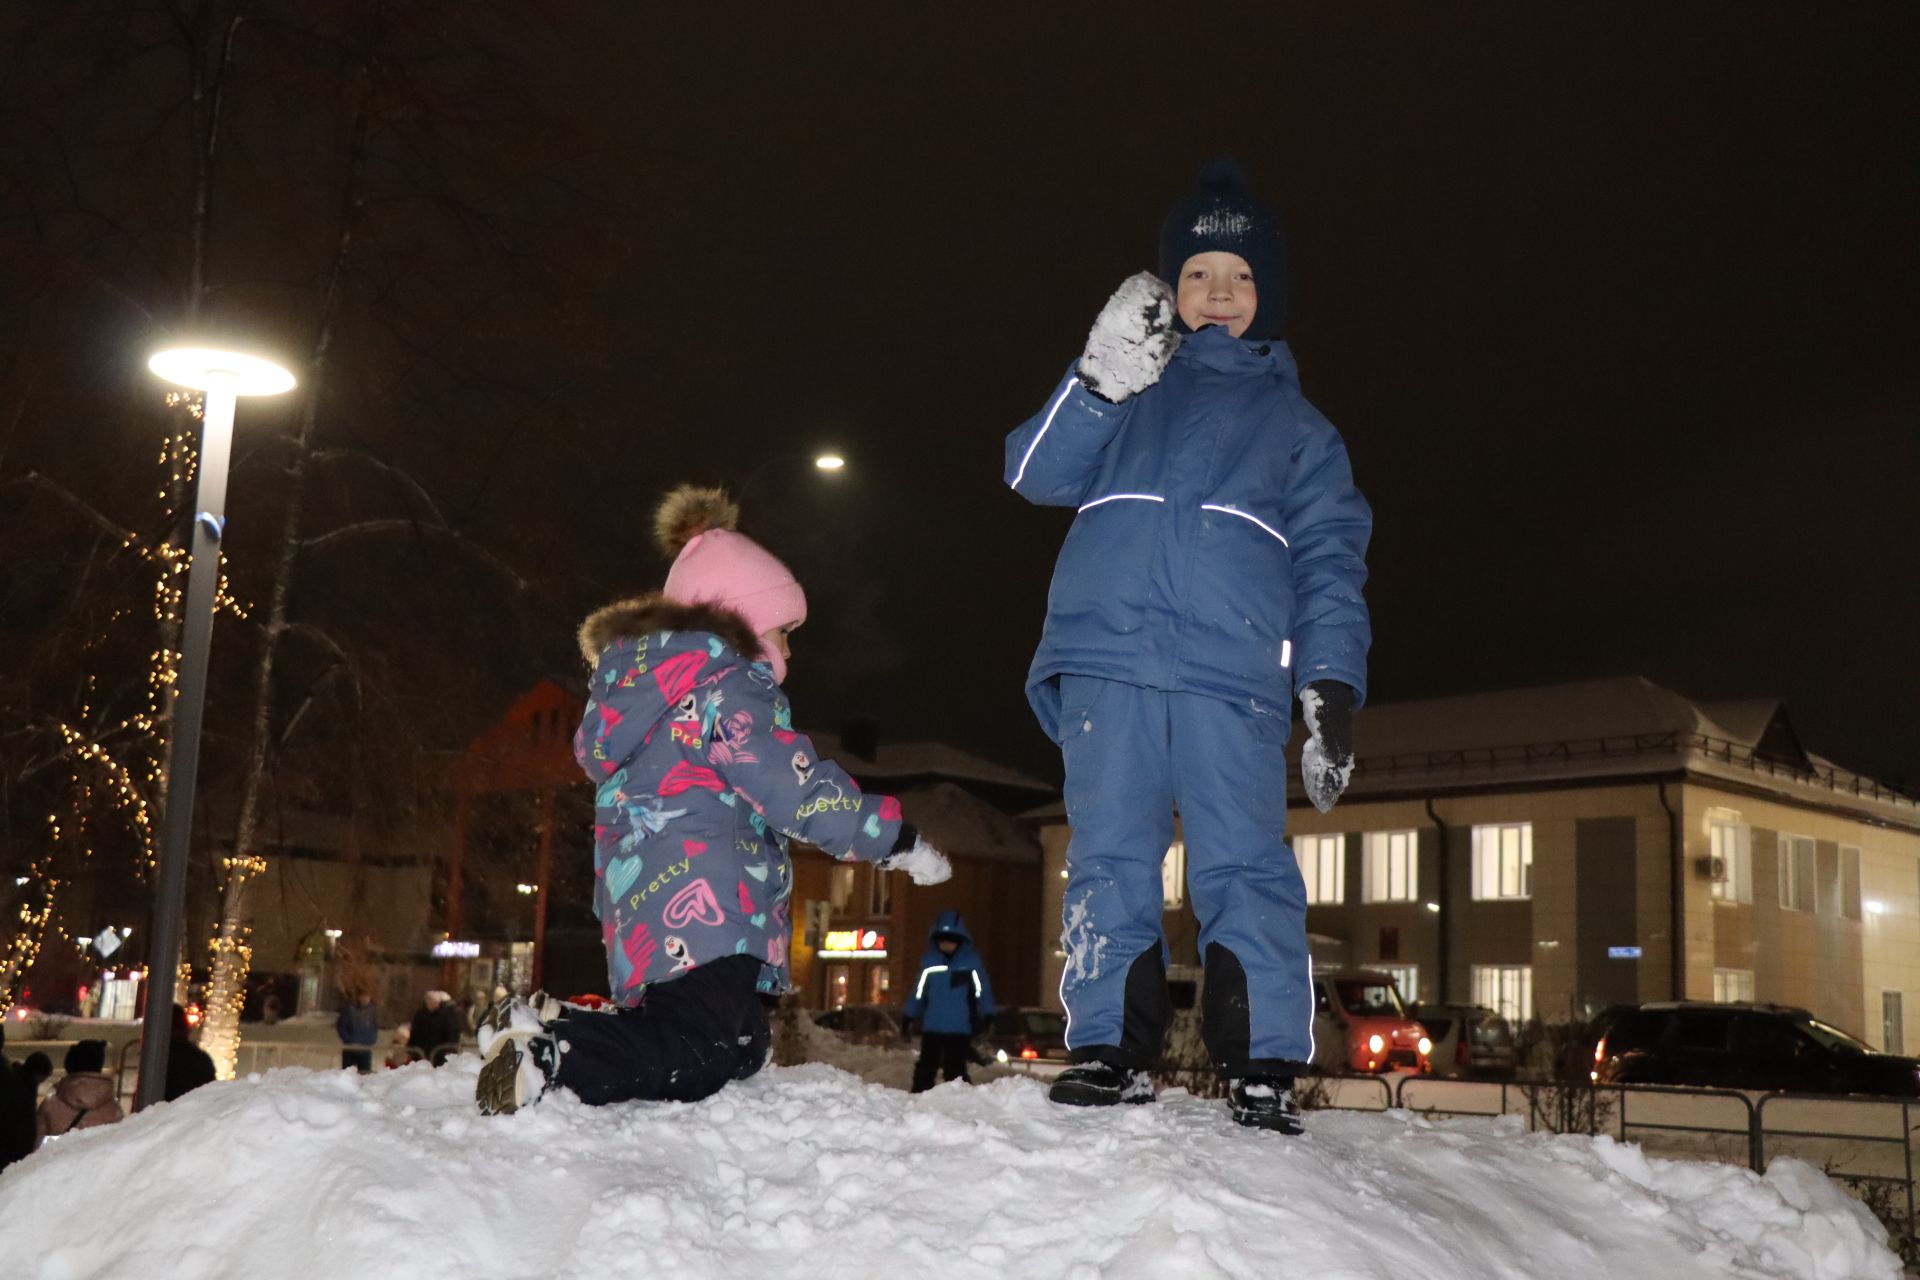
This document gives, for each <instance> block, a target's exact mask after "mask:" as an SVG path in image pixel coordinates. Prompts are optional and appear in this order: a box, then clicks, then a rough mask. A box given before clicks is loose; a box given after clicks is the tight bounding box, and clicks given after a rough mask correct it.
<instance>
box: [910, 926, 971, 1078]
mask: <svg viewBox="0 0 1920 1280" xmlns="http://www.w3.org/2000/svg"><path fill="white" fill-rule="evenodd" d="M993 1009H994V1006H993V981H992V979H990V978H988V977H987V966H986V962H985V961H983V960H981V959H980V953H979V952H978V951H976V950H974V947H973V934H971V933H969V932H968V931H967V922H966V921H965V920H964V919H962V918H961V915H960V913H959V912H958V911H942V912H941V913H940V914H939V915H938V916H936V917H934V921H933V928H932V929H931V930H930V931H929V932H928V934H927V950H926V954H925V955H923V956H921V957H920V972H919V974H918V975H917V976H916V977H915V978H914V982H913V994H912V995H910V996H908V997H907V1002H906V1004H904V1005H903V1006H901V1009H900V1016H901V1017H902V1018H904V1019H905V1020H906V1022H907V1023H908V1024H909V1030H910V1026H911V1024H912V1023H915V1022H917V1023H919V1024H920V1060H919V1061H918V1062H916V1063H915V1064H914V1067H913V1091H914V1092H915V1093H924V1092H926V1091H927V1090H928V1089H931V1088H933V1078H934V1076H935V1075H937V1074H942V1073H944V1074H945V1076H946V1078H947V1079H949V1080H965V1081H967V1083H969V1084H971V1083H973V1080H972V1077H971V1076H969V1075H968V1074H967V1059H968V1058H970V1057H971V1056H972V1055H973V1038H974V1037H975V1036H977V1035H979V1034H980V1033H981V1032H982V1031H985V1030H986V1029H987V1026H988V1024H990V1023H991V1022H992V1021H993Z"/></svg>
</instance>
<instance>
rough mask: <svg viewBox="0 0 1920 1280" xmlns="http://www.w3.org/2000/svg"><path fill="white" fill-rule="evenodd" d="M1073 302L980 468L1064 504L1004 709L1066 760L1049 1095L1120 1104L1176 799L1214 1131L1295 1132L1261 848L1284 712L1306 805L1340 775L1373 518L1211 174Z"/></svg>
mask: <svg viewBox="0 0 1920 1280" xmlns="http://www.w3.org/2000/svg"><path fill="white" fill-rule="evenodd" d="M1160 270H1161V273H1162V275H1163V276H1164V277H1165V279H1166V280H1167V281H1169V282H1171V286H1170V285H1169V284H1168V283H1163V282H1162V280H1160V279H1157V278H1155V277H1153V276H1151V275H1148V274H1145V273H1142V274H1140V275H1137V276H1134V277H1133V278H1132V279H1130V280H1128V281H1127V282H1126V283H1125V284H1123V285H1122V286H1121V287H1120V289H1119V290H1118V291H1117V292H1116V293H1115V294H1114V295H1113V298H1112V299H1111V300H1110V301H1109V302H1108V303H1107V306H1106V308H1105V309H1104V310H1103V311H1102V312H1101V313H1100V316H1099V318H1098V319H1097V320H1096V322H1095V323H1094V326H1093V330H1092V332H1091V334H1090V335H1089V337H1088V340H1087V345H1086V349H1085V351H1084V352H1083V353H1082V354H1081V356H1080V358H1079V359H1078V360H1077V361H1075V362H1074V365H1073V366H1072V367H1071V368H1069V370H1068V371H1067V374H1066V377H1065V378H1064V379H1062V381H1061V383H1060V385H1059V386H1058V388H1056V390H1055V391H1054V393H1053V394H1052V395H1051V396H1049V397H1048V399H1047V402H1046V405H1045V407H1044V408H1042V409H1041V411H1040V412H1039V413H1038V414H1036V415H1035V416H1034V417H1033V418H1032V419H1030V420H1029V421H1028V422H1027V423H1025V424H1024V425H1023V426H1021V427H1020V428H1019V429H1018V430H1016V431H1014V432H1013V434H1012V435H1010V436H1009V437H1008V438H1007V456H1006V463H1007V465H1006V478H1007V482H1008V484H1009V485H1011V486H1012V487H1013V489H1014V490H1015V491H1016V492H1018V493H1019V494H1020V495H1021V496H1022V497H1024V498H1026V499H1028V500H1029V501H1031V502H1036V503H1041V504H1045V505H1053V506H1070V507H1074V508H1076V509H1077V510H1078V513H1079V514H1078V515H1077V517H1076V518H1075V520H1074V522H1073V527H1072V529H1071V530H1070V531H1069V532H1068V534H1067V540H1066V544H1065V545H1064V546H1063V547H1062V548H1061V551H1060V558H1059V561H1058V563H1057V565H1056V566H1055V569H1054V575H1053V585H1052V587H1051V589H1050V590H1049V593H1048V597H1047V618H1046V626H1045V629H1044V631H1043V633H1042V635H1041V640H1040V648H1039V651H1038V652H1037V653H1036V654H1035V655H1034V660H1033V666H1032V668H1031V670H1030V671H1029V673H1028V677H1027V694H1028V699H1029V701H1030V702H1031V703H1032V705H1033V709H1034V712H1035V714H1036V715H1037V716H1038V718H1039V720H1040V723H1041V726H1042V727H1043V728H1044V729H1045V730H1046V731H1047V733H1048V735H1049V736H1050V737H1052V738H1053V740H1054V741H1055V742H1056V743H1057V744H1058V745H1059V747H1060V749H1061V752H1062V755H1063V758H1064V760H1065V765H1066V802H1067V817H1068V820H1069V821H1070V822H1071V824H1072V827H1073V839H1072V843H1071V844H1070V846H1069V847H1068V850H1067V887H1066V895H1065V901H1064V907H1063V912H1064V921H1063V926H1064V927H1063V931H1062V935H1061V941H1062V947H1063V949H1064V950H1065V951H1066V954H1067V960H1066V971H1065V975H1064V978H1063V981H1062V986H1061V993H1062V997H1063V999H1064V1001H1065V1004H1066V1009H1067V1018H1068V1025H1067V1045H1068V1048H1069V1050H1070V1051H1071V1056H1072V1057H1073V1059H1074V1062H1075V1064H1076V1065H1074V1066H1072V1067H1070V1068H1069V1069H1068V1070H1066V1071H1065V1072H1063V1073H1061V1075H1060V1076H1059V1077H1058V1078H1057V1079H1056V1081H1055V1082H1054V1084H1053V1086H1052V1088H1051V1091H1050V1096H1051V1097H1052V1098H1053V1100H1054V1101H1056V1102H1061V1103H1068V1104H1074V1105H1083V1106H1084V1105H1108V1104H1112V1103H1117V1102H1146V1101H1149V1100H1151V1099H1152V1097H1153V1086H1152V1082H1151V1080H1150V1078H1149V1077H1148V1075H1147V1072H1146V1068H1147V1067H1148V1066H1149V1065H1150V1064H1151V1063H1152V1062H1153V1060H1154V1059H1155V1058H1156V1057H1157V1056H1158V1055H1159V1053H1160V1049H1161V1044H1162V1041H1163V1039H1164V1037H1165V1033H1166V1027H1167V1023H1168V1020H1169V1018H1170V1008H1169V1002H1168V998H1167V988H1166V980H1165V964H1166V955H1165V951H1166V939H1165V937H1164V935H1163V934H1162V932H1161V928H1160V913H1161V908H1162V901H1161V896H1162V895H1161V880H1160V864H1161V861H1162V859H1163V858H1164V857H1165V855H1166V852H1167V848H1168V845H1169V844H1170V843H1171V841H1172V838H1173V832H1174V825H1173V824H1174V814H1175V811H1176V810H1177V811H1178V813H1179V816H1180V820H1181V823H1182V828H1183V834H1184V836H1185V839H1186V845H1187V887H1188V890H1189V893H1190V894H1191V896H1192V901H1193V908H1194V912H1195V914H1196V915H1197V916H1198V918H1199V923H1200V951H1201V960H1202V963H1203V964H1204V966H1205V973H1206V983H1205V997H1204V1003H1203V1007H1202V1016H1203V1020H1204V1021H1203V1027H1204V1032H1205V1037H1206V1042H1207V1047H1208V1051H1209V1055H1210V1056H1211V1058H1212V1060H1213V1063H1214V1066H1215V1068H1216V1069H1217V1070H1218V1071H1219V1073H1220V1075H1221V1077H1222V1079H1223V1080H1225V1081H1226V1082H1227V1084H1228V1090H1229V1098H1230V1100H1231V1105H1232V1109H1233V1114H1234V1118H1235V1119H1236V1120H1238V1121H1240V1122H1241V1123H1243V1124H1247V1125H1252V1126H1255V1127H1258V1128H1264V1129H1271V1130H1275V1131H1278V1132H1283V1133H1297V1132H1299V1129H1300V1121H1299V1111H1298V1108H1297V1106H1296V1104H1295V1101H1294V1098H1293V1091H1292V1086H1293V1078H1294V1076H1295V1075H1296V1074H1298V1073H1300V1072H1303V1071H1305V1070H1307V1068H1308V1063H1309V1062H1310V1061H1311V1059H1312V1056H1313V1036H1312V1023H1313V996H1312V992H1311V983H1310V976H1311V964H1310V961H1309V959H1308V954H1307V939H1306V889H1305V885H1304V883H1303V882H1302V879H1301V876H1300V871H1299V867H1298V865H1297V864H1296V863H1295V861H1294V859H1293V856H1292V854H1291V852H1290V851H1289V850H1288V848H1287V846H1286V844H1285V843H1284V841H1283V835H1284V831H1285V826H1286V814H1287V788H1286V757H1285V751H1286V745H1287V737H1288V731H1289V728H1290V714H1291V708H1292V702H1293V700H1294V698H1295V696H1296V695H1297V696H1298V697H1299V699H1300V703H1301V707H1302V710H1303V712H1304V714H1305V717H1306V722H1307V727H1308V730H1309V732H1310V739H1309V741H1308V743H1307V746H1306V749H1305V751H1304V752H1303V755H1302V771H1303V773H1304V775H1305V776H1304V779H1303V780H1304V782H1305V784H1306V788H1307V792H1308V794H1309V796H1310V797H1311V798H1312V799H1313V801H1314V803H1315V804H1316V805H1318V806H1319V807H1320V808H1321V809H1322V810H1323V811H1324V810H1326V809H1328V808H1331V807H1332V805H1333V803H1334V801H1335V800H1336V799H1337V798H1338V797H1339V794H1340V792H1341V790H1342V789H1344V787H1345V785H1346V779H1347V775H1348V773H1349V771H1350V770H1351V768H1352V758H1353V748H1352V729H1351V725H1352V714H1353V711H1354V709H1355V708H1357V707H1358V706H1359V705H1360V702H1361V699H1362V697H1363V696H1364V694H1365V690H1366V654H1367V647H1368V644H1369V642H1370V638H1371V637H1370V633H1369V629H1368V621H1367V608H1366V604H1365V602H1364V601H1363V600H1362V598H1361V594H1360V588H1361V584H1362V583H1363V582H1364V581H1365V579H1366V564H1365V558H1364V557H1365V554H1366V547H1367V539H1368V535H1369V533H1370V531H1371V528H1372V514H1371V513H1370V512H1369V510H1368V508H1367V504H1366V501H1365V500H1364V499H1363V498H1362V497H1361V496H1360V493H1359V491H1358V490H1357V489H1355V488H1354V484H1353V476H1352V473H1351V471H1350V470H1349V467H1348V464H1347V453H1346V448H1345V446H1344V445H1343V444H1342V443H1341V440H1340V436H1339V433H1338V432H1336V431H1335V430H1334V429H1333V427H1332V425H1331V424H1329V423H1328V422H1327V420H1326V419H1325V418H1323V417H1322V416H1321V415H1320V414H1319V413H1318V412H1317V411H1316V410H1315V409H1314V407H1313V406H1312V405H1310V404H1308V403H1307V400H1306V397H1305V396H1303V395H1302V394H1301V391H1300V380H1299V374H1298V372H1297V370H1296V369H1295V366H1294V362H1293V356H1292V354H1291V353H1290V352H1289V351H1288V350H1287V346H1286V344H1285V343H1283V342H1280V341H1277V340H1276V339H1275V338H1274V334H1275V333H1276V332H1277V331H1278V330H1279V328H1280V322H1281V319H1282V300H1283V292H1284V285H1285V277H1284V272H1283V266H1282V246H1281V240H1280V232H1279V226H1278V223H1277V220H1276V219H1275V218H1274V216H1273V214H1272V212H1271V211H1270V210H1269V209H1268V208H1267V207H1266V206H1265V205H1264V204H1262V203H1261V202H1260V201H1259V200H1258V199H1256V198H1255V197H1254V196H1253V195H1252V194H1251V192H1250V191H1249V190H1248V188H1247V184H1246V179H1245V175H1244V174H1242V173H1241V172H1240V171H1239V169H1238V167H1237V166H1234V165H1232V164H1231V163H1230V162H1228V163H1217V164H1216V165H1214V166H1212V167H1210V169H1209V171H1208V173H1207V174H1206V175H1204V177H1203V184H1202V189H1201V190H1200V191H1199V192H1197V193H1196V194H1195V195H1193V196H1191V197H1189V198H1187V199H1186V200H1183V201H1182V202H1180V203H1179V204H1178V205H1176V206H1175V207H1174V209H1173V211H1172V213H1171V214H1170V215H1169V216H1168V218H1167V220H1166V223H1165V225H1164V226H1163V228H1162V230H1161V235H1160Z"/></svg>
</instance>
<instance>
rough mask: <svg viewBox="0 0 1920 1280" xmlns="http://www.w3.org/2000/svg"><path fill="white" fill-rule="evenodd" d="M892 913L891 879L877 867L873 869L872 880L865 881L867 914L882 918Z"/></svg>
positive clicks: (890, 876)
mask: <svg viewBox="0 0 1920 1280" xmlns="http://www.w3.org/2000/svg"><path fill="white" fill-rule="evenodd" d="M892 913H893V878H892V874H891V873H890V872H886V871H882V870H881V869H880V868H879V867H875V868H874V869H873V873H872V878H871V879H870V880H868V881H867V914H868V915H870V916H884V915H891V914H892Z"/></svg>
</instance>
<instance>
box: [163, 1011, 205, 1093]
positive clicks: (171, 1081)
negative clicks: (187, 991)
mask: <svg viewBox="0 0 1920 1280" xmlns="http://www.w3.org/2000/svg"><path fill="white" fill-rule="evenodd" d="M192 1033H193V1028H192V1027H190V1026H188V1025H187V1011H186V1010H185V1009H182V1008H181V1007H180V1006H179V1005H175V1006H173V1035H172V1037H171V1038H170V1039H169V1040H168V1042H167V1088H166V1093H165V1095H164V1096H165V1099H166V1101H168V1102H172V1101H173V1100H174V1099H175V1098H178V1097H180V1096H181V1095H183V1094H187V1093H191V1092H192V1091H193V1090H195V1089H198V1088H199V1087H200V1086H201V1085H203V1084H212V1083H213V1082H214V1078H215V1074H214V1070H213V1059H212V1058H210V1057H208V1056H207V1051H206V1050H205V1049H202V1048H201V1047H200V1046H199V1045H197V1044H195V1043H194V1042H193V1041H192V1040H190V1039H188V1037H189V1036H190V1035H192Z"/></svg>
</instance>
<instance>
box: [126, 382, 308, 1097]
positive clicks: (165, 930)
mask: <svg viewBox="0 0 1920 1280" xmlns="http://www.w3.org/2000/svg"><path fill="white" fill-rule="evenodd" d="M147 367H148V368H149V369H151V370H152V371H153V372H154V373H156V374H158V375H160V376H161V377H162V378H165V379H167V380H168V381H169V382H174V383H178V384H179V385H181V386H183V387H189V388H191V389H193V390H195V391H200V392H203V393H204V395H205V402H204V404H203V406H202V411H201V417H200V458H199V476H198V479H197V481H196V484H195V492H194V516H193V560H192V563H191V565H190V567H189V568H188V571H187V600H186V614H185V619H184V620H185V623H186V628H185V634H184V635H183V636H182V639H181V654H180V669H179V674H178V683H177V684H176V686H175V688H176V695H175V701H174V704H173V711H174V716H173V738H172V741H171V742H170V743H169V744H168V748H167V810H166V813H165V814H164V815H162V824H161V832H160V866H159V871H158V874H157V876H156V877H155V883H154V894H153V941H152V943H151V944H150V945H149V948H148V951H147V956H148V959H147V1013H146V1018H145V1021H144V1024H143V1026H142V1028H141V1037H142V1039H141V1045H140V1092H139V1096H138V1097H137V1099H136V1102H135V1105H136V1108H139V1107H147V1106H150V1105H152V1104H153V1103H155V1102H159V1101H160V1100H161V1099H162V1098H164V1097H165V1096H166V1086H167V1051H168V1049H169V1048H170V1047H171V1045H170V1042H171V1040H172V1037H173V984H174V975H175V974H176V972H177V971H178V965H179V959H180V933H181V915H182V913H183V911H184V910H185V907H186V893H187V846H188V843H189V839H190V837H191V835H192V831H193V783H194V775H195V773H196V772H198V770H199V766H200V713H201V710H202V708H203V707H204V705H205V703H206V692H207V654H208V652H209V650H210V649H211V648H212V644H213V609H214V597H215V594H216V592H217V589H218V587H219V585H220V538H221V535H222V534H223V533H224V532H225V531H226V520H227V514H226V513H227V458H228V455H229V454H230V453H231V452H232V444H233V410H234V402H235V400H236V399H237V398H238V397H240V396H271V395H279V394H280V393H281V392H283V391H287V390H290V389H291V388H292V387H293V375H292V374H291V373H288V372H287V371H286V370H285V369H283V368H281V367H280V366H279V365H277V364H274V363H273V362H272V361H270V360H263V359H261V358H259V357H258V356H249V355H243V354H241V353H239V352H235V351H221V350H215V349H213V348H208V347H180V348H174V349H171V350H167V351H161V352H158V353H156V354H155V355H154V356H153V358H152V359H150V360H148V361H147Z"/></svg>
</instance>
